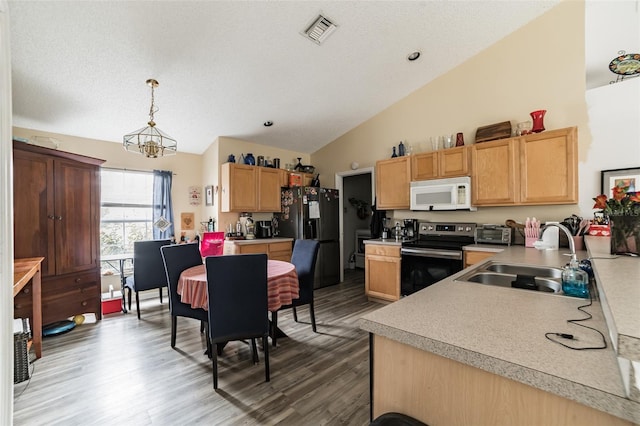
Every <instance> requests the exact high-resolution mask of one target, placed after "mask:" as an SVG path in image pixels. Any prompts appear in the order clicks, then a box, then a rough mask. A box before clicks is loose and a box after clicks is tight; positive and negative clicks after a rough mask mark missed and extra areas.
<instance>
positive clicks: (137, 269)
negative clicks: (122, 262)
mask: <svg viewBox="0 0 640 426" xmlns="http://www.w3.org/2000/svg"><path fill="white" fill-rule="evenodd" d="M170 243H171V241H170V240H148V241H135V242H134V243H133V275H131V276H129V277H127V278H126V280H125V283H124V286H125V289H127V290H128V291H129V310H131V292H132V291H134V292H135V293H136V310H137V311H138V319H140V295H139V293H140V292H141V291H145V290H152V289H155V288H157V289H158V290H159V292H160V303H162V289H163V288H164V287H166V286H167V276H166V274H165V273H164V265H163V263H162V255H161V254H160V247H162V246H166V245H167V244H170ZM122 297H123V298H124V294H123V295H122Z"/></svg>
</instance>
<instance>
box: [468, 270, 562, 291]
mask: <svg viewBox="0 0 640 426" xmlns="http://www.w3.org/2000/svg"><path fill="white" fill-rule="evenodd" d="M517 279H518V276H517V275H512V274H501V273H496V272H476V273H474V274H472V275H471V276H470V277H468V278H461V279H460V280H459V281H469V282H472V283H480V284H489V285H496V286H500V287H513V286H514V282H516V284H515V286H516V287H515V288H522V289H525V290H527V289H528V290H537V291H543V292H547V293H560V292H561V291H562V285H561V283H560V281H558V280H554V279H549V278H538V277H535V278H534V279H533V280H525V281H522V276H521V282H520V283H518V281H517Z"/></svg>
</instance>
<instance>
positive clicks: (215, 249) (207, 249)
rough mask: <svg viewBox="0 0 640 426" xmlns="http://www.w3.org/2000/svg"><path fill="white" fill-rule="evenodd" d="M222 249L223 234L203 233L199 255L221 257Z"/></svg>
mask: <svg viewBox="0 0 640 426" xmlns="http://www.w3.org/2000/svg"><path fill="white" fill-rule="evenodd" d="M223 249H224V232H204V233H203V234H202V238H201V239H200V255H201V256H202V257H207V256H221V255H222V253H223Z"/></svg>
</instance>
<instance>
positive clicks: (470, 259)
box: [464, 250, 496, 268]
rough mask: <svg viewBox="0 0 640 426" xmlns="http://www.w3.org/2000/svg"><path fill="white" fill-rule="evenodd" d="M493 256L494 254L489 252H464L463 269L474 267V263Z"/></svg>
mask: <svg viewBox="0 0 640 426" xmlns="http://www.w3.org/2000/svg"><path fill="white" fill-rule="evenodd" d="M495 254H496V253H495V252H490V251H475V250H465V251H464V267H465V268H466V267H468V266H471V265H475V264H476V263H479V262H482V261H483V260H485V259H487V258H489V257H491V256H495Z"/></svg>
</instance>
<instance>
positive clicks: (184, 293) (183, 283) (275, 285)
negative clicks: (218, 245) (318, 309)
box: [177, 260, 300, 338]
mask: <svg viewBox="0 0 640 426" xmlns="http://www.w3.org/2000/svg"><path fill="white" fill-rule="evenodd" d="M299 289H300V288H299V283H298V273H297V272H296V267H295V265H294V264H293V263H290V262H285V261H282V260H269V261H268V262H267V298H268V300H267V309H268V310H269V312H275V311H277V310H278V309H280V308H281V307H282V306H287V305H290V304H291V303H292V302H293V300H294V299H297V298H298V297H300V293H299ZM177 293H178V295H179V296H180V300H181V301H182V302H183V303H187V304H189V305H191V307H192V308H194V309H198V308H199V309H204V310H209V296H208V291H207V271H206V268H205V265H197V266H192V267H191V268H188V269H185V270H184V271H182V273H181V274H180V278H179V280H178V288H177ZM269 333H270V335H271V336H272V337H273V335H276V336H277V337H278V338H280V337H287V335H286V333H285V332H284V331H282V330H281V329H280V328H279V327H277V326H275V327H274V326H273V324H271V326H270V330H269Z"/></svg>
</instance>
